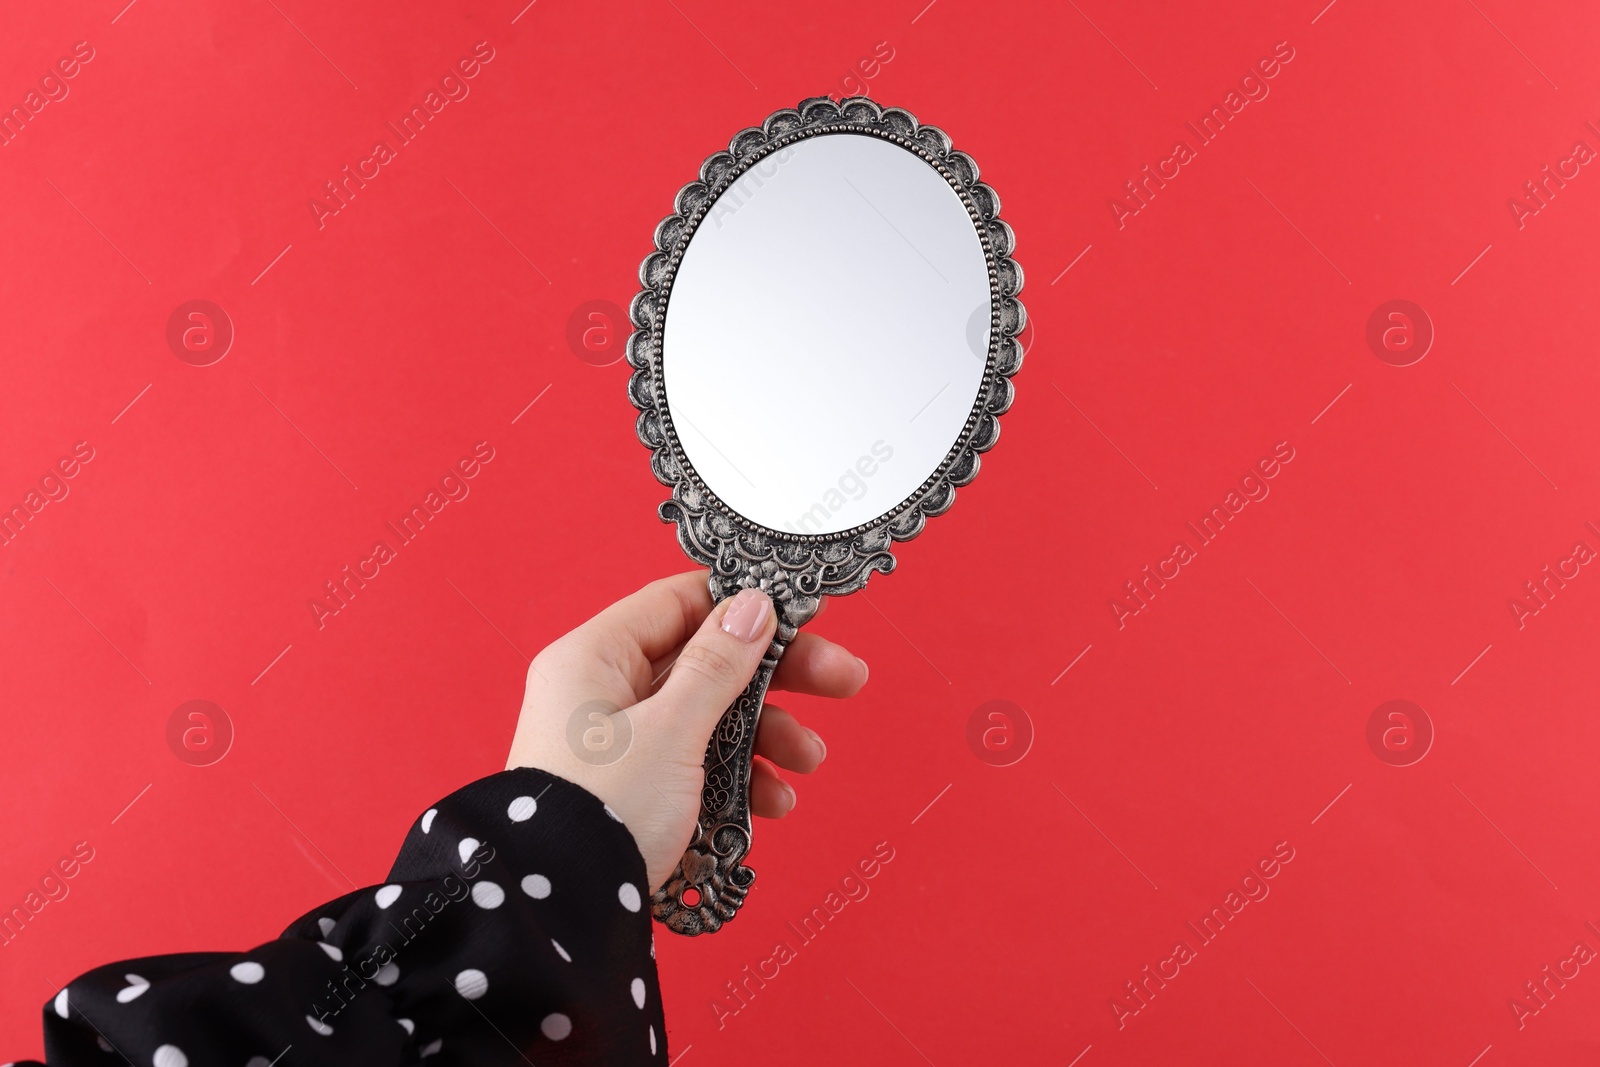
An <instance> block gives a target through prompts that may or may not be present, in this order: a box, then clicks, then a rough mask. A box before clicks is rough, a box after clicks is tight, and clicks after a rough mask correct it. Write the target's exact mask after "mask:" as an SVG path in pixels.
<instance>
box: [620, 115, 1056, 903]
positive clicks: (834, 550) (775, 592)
mask: <svg viewBox="0 0 1600 1067" xmlns="http://www.w3.org/2000/svg"><path fill="white" fill-rule="evenodd" d="M828 134H855V135H865V136H871V137H877V138H882V139H883V140H885V141H889V142H891V143H893V144H896V145H899V146H901V147H902V148H904V149H906V150H907V151H909V152H912V153H914V154H915V155H917V156H918V157H920V158H921V159H922V160H923V161H925V162H926V163H927V164H928V165H929V166H931V167H933V168H934V169H935V170H936V171H938V172H939V174H940V175H942V176H943V177H944V179H945V180H946V181H947V182H949V184H950V187H951V188H952V189H953V190H955V192H956V194H957V195H958V196H959V197H960V199H961V202H962V203H963V204H964V205H965V207H966V209H967V214H968V215H969V216H970V217H971V220H972V224H973V226H974V227H976V229H977V232H978V237H979V239H980V242H981V244H982V246H983V252H984V257H985V259H986V260H987V264H988V274H989V295H990V316H989V348H988V353H987V356H986V363H985V369H984V373H983V379H982V384H981V386H980V387H979V390H978V396H977V400H976V403H975V404H974V405H973V408H972V411H971V413H970V414H969V415H968V417H967V420H966V423H965V425H964V426H963V428H962V430H961V433H960V436H959V437H958V438H957V439H956V441H955V443H954V445H953V446H952V447H951V449H950V451H949V453H948V454H946V456H945V458H944V460H943V462H941V463H940V464H939V466H938V468H937V469H936V470H935V471H934V472H933V474H932V475H931V476H930V477H929V478H928V479H927V480H926V481H925V482H923V484H922V485H921V486H920V487H919V488H918V489H917V490H916V491H915V492H913V493H912V494H911V495H910V496H909V497H907V498H906V499H905V500H903V501H901V502H900V504H899V505H897V506H896V507H895V508H894V509H893V510H891V511H889V512H888V513H886V514H884V515H881V516H879V517H878V518H877V519H874V520H873V521H871V522H868V523H865V524H863V525H860V526H857V527H855V528H853V529H850V530H845V531H843V532H841V533H832V534H821V535H807V534H798V533H790V532H786V531H780V530H773V529H770V528H768V527H765V526H762V525H759V524H757V523H754V522H751V521H750V520H748V519H746V518H745V517H743V516H742V515H740V514H738V513H737V512H735V511H734V510H732V509H731V508H729V507H728V506H727V505H726V504H724V503H723V502H722V501H721V500H719V499H718V498H717V496H716V494H715V493H713V492H712V491H711V490H710V489H708V488H707V487H706V485H705V484H704V483H703V482H702V481H701V479H700V476H699V475H698V474H697V473H696V471H695V469H694V467H693V466H692V465H691V464H690V462H689V460H688V458H687V456H686V455H685V453H684V449H683V445H682V443H681V442H680V441H679V438H678V435H677V433H676V431H675V430H674V428H673V424H672V417H671V415H670V414H669V412H668V410H667V397H666V391H665V387H664V385H663V378H662V331H663V327H664V324H665V321H666V314H667V303H668V299H669V297H670V296H671V293H672V285H673V279H674V277H675V275H676V272H677V270H678V267H679V265H680V263H681V262H682V259H683V255H684V253H685V251H686V250H687V249H688V246H689V241H690V239H691V238H692V237H693V236H694V234H695V231H696V229H697V228H698V226H699V225H700V223H701V222H702V221H703V220H704V219H705V218H706V217H707V213H708V212H709V211H710V209H711V207H712V205H713V204H714V203H715V202H716V200H717V198H718V197H719V196H720V195H721V194H722V193H723V192H724V191H726V190H727V189H728V188H729V186H731V185H732V184H733V183H734V182H735V181H737V180H738V179H739V177H740V176H741V175H743V174H744V173H745V172H746V171H748V170H749V169H750V168H751V167H753V166H754V165H756V164H757V163H759V162H760V161H761V160H762V159H764V158H765V157H766V156H768V155H771V154H772V153H774V152H777V151H780V150H782V149H783V148H784V147H785V146H788V145H792V144H794V143H796V142H798V141H800V140H802V139H804V138H808V137H815V136H821V135H828ZM674 206H675V209H676V210H675V211H674V213H673V214H671V215H669V216H667V217H666V218H665V219H663V220H662V221H661V224H660V225H659V226H657V227H656V232H655V251H653V252H651V253H650V254H649V255H648V256H646V257H645V260H644V262H643V263H642V264H641V265H640V267H639V282H640V285H641V286H642V288H641V289H640V291H639V294H638V295H637V296H636V297H634V299H633V303H632V305H631V306H630V308H629V317H630V318H631V320H632V323H633V326H634V331H633V333H632V334H631V335H630V337H629V338H628V348H627V355H628V362H629V364H630V365H631V366H632V367H633V374H632V376H631V377H630V378H629V381H628V397H629V399H630V400H631V401H632V402H633V406H634V407H636V408H638V409H639V417H638V420H637V427H636V428H637V430H638V434H639V440H640V441H641V442H643V443H644V445H645V446H646V447H648V448H650V449H651V450H652V453H653V454H652V456H651V467H652V469H653V470H654V471H655V476H656V478H657V479H659V480H660V481H661V483H662V484H663V485H667V486H670V487H671V489H672V499H671V500H667V501H665V502H663V503H662V504H661V506H660V515H661V519H662V521H663V522H676V523H677V525H678V542H679V544H681V545H682V546H683V550H684V552H686V553H687V554H688V555H689V557H690V558H691V559H694V560H695V561H697V562H699V563H701V564H703V565H705V566H707V567H709V568H710V569H711V579H710V586H711V596H712V598H713V600H714V601H721V600H722V599H724V598H726V597H729V596H732V595H733V594H735V593H737V592H738V591H739V590H740V589H741V588H745V587H748V586H759V587H760V588H762V589H764V590H765V591H766V592H767V593H768V594H769V595H770V596H771V597H772V599H773V603H774V605H775V607H776V608H777V614H778V631H777V634H776V636H775V638H774V640H773V642H772V644H771V646H770V647H769V648H768V650H767V654H766V656H765V657H763V659H762V661H761V667H760V669H759V670H758V671H757V672H756V676H755V678H754V679H752V680H751V682H750V685H749V687H748V688H746V689H745V691H744V692H743V693H742V694H741V695H740V697H739V699H738V700H737V701H735V702H734V704H733V706H732V707H730V708H728V710H727V711H726V712H725V713H724V714H723V717H722V721H721V722H720V723H719V725H718V727H717V729H716V731H715V733H713V735H712V737H711V741H710V744H709V745H708V746H707V748H706V760H705V772H706V779H705V787H704V791H703V793H702V796H701V802H700V803H701V811H700V818H699V826H698V830H697V832H696V834H695V837H694V839H693V840H692V841H691V842H690V844H689V848H688V850H687V851H686V852H685V853H684V855H683V859H682V860H681V861H680V862H679V865H678V868H677V869H676V870H675V871H674V872H673V874H672V875H671V876H670V877H669V878H668V879H667V882H666V884H665V885H663V886H662V887H661V889H660V890H659V891H657V893H656V894H655V897H654V899H653V902H652V912H653V914H654V915H655V917H656V919H657V920H659V921H660V922H662V923H664V924H665V925H667V926H668V927H669V928H671V929H672V930H674V931H676V932H677V933H680V934H699V933H712V932H715V931H716V930H718V929H719V928H721V926H722V924H723V923H724V922H726V921H727V920H729V919H732V918H733V917H734V915H735V914H736V913H737V912H738V910H739V907H740V905H742V904H743V903H744V899H745V896H746V894H747V893H749V891H750V886H751V883H752V882H753V881H754V880H755V872H754V871H753V870H751V869H750V868H749V867H746V866H745V865H744V863H743V860H744V857H745V854H746V853H747V852H748V851H749V849H750V842H751V821H750V795H749V791H750V774H751V758H752V755H753V750H754V745H755V734H756V726H757V723H758V721H759V719H760V715H761V706H762V701H763V700H764V699H765V696H766V692H767V686H768V684H769V683H770V682H771V681H772V674H773V671H774V670H775V669H776V667H777V665H778V661H779V659H780V658H781V657H782V656H783V653H784V650H785V649H786V648H787V647H788V645H789V643H790V642H791V641H793V640H794V638H795V635H796V633H797V632H798V631H799V628H800V627H801V626H803V625H804V624H805V623H806V622H808V621H809V620H810V619H811V618H812V616H813V615H815V614H816V612H817V609H818V607H819V606H820V604H821V598H822V597H824V596H839V595H842V594H845V593H853V592H855V591H856V590H858V589H861V588H862V587H863V586H865V585H866V582H867V578H868V577H869V576H870V575H871V573H872V572H873V571H881V572H883V573H884V574H888V573H889V572H890V571H892V570H893V569H894V565H895V559H894V555H893V553H892V552H891V546H892V543H893V542H895V541H907V540H910V539H911V538H913V537H915V536H917V534H919V533H921V532H922V528H923V526H924V524H925V523H926V522H927V520H928V517H929V516H932V515H939V514H942V513H943V512H944V511H945V510H946V509H948V508H949V507H950V505H951V504H952V503H953V502H954V500H955V495H956V488H957V487H959V486H964V485H966V484H967V483H968V482H970V481H972V479H973V478H974V477H975V476H976V475H977V473H978V466H979V458H978V457H979V453H981V452H986V451H988V450H989V449H990V448H992V447H994V444H995V442H996V441H997V440H998V439H999V436H1000V423H999V416H1000V415H1002V414H1004V413H1005V411H1006V410H1007V409H1008V408H1009V407H1010V406H1011V400H1012V395H1013V390H1012V386H1011V382H1010V378H1011V376H1012V375H1013V374H1015V373H1016V372H1017V370H1018V368H1020V367H1021V365H1022V347H1021V346H1020V345H1019V343H1018V341H1017V336H1018V334H1019V333H1020V332H1021V331H1022V328H1023V326H1024V325H1025V324H1026V322H1027V313H1026V312H1025V311H1024V310H1023V307H1022V304H1021V303H1020V302H1019V301H1018V300H1017V294H1018V293H1019V292H1021V290H1022V268H1021V267H1019V266H1018V265H1017V263H1016V262H1015V261H1014V260H1012V259H1011V253H1012V250H1013V249H1014V247H1015V242H1014V239H1013V236H1012V232H1011V228H1010V227H1009V226H1007V225H1006V224H1005V223H1004V222H1002V221H1001V220H1000V198H999V197H998V196H996V195H995V193H994V190H992V189H990V188H989V187H988V186H987V185H985V184H983V183H982V182H981V181H979V180H978V166H977V164H976V163H974V162H973V160H972V158H971V157H970V156H968V155H966V154H965V153H963V152H959V151H956V150H955V149H953V148H952V147H951V144H950V138H949V137H948V136H946V135H945V133H944V132H943V131H942V130H940V129H938V128H937V127H934V126H926V125H922V124H920V123H919V122H918V121H917V120H916V118H915V117H914V116H912V115H911V113H910V112H907V111H905V110H902V109H900V108H891V107H882V106H880V105H879V104H877V103H874V102H873V101H872V100H870V99H868V98H865V97H851V98H847V99H845V100H842V101H834V100H833V99H831V98H829V97H814V98H812V99H809V100H805V101H802V102H801V104H800V106H799V107H798V108H795V109H784V110H782V111H778V112H775V113H774V114H772V115H771V116H769V117H768V118H767V120H766V121H765V122H763V123H762V124H761V126H760V127H759V128H750V129H746V130H742V131H740V132H739V133H738V134H737V135H736V136H735V137H734V138H733V139H732V141H731V142H729V145H728V150H727V151H726V152H717V153H716V154H715V155H712V156H710V157H709V158H708V159H706V161H705V163H704V164H703V165H702V166H701V167H700V178H699V180H697V181H693V182H690V183H689V184H688V185H685V186H684V187H683V188H682V189H681V190H680V191H679V192H678V196H677V199H676V200H675V201H674ZM862 296H863V299H867V300H870V299H871V296H872V294H871V293H870V292H867V293H863V294H862ZM800 414H801V415H802V416H803V413H800ZM774 415H775V419H774V421H775V423H776V424H777V425H779V426H781V425H782V422H783V419H782V414H781V412H774ZM686 897H687V899H686Z"/></svg>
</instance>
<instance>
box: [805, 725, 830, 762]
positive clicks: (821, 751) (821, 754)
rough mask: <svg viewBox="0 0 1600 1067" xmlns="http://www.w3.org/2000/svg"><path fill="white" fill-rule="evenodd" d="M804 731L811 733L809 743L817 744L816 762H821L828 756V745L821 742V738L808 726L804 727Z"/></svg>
mask: <svg viewBox="0 0 1600 1067" xmlns="http://www.w3.org/2000/svg"><path fill="white" fill-rule="evenodd" d="M806 733H808V734H810V735H811V743H812V744H813V745H816V746H817V762H818V763H821V762H822V761H823V760H825V759H827V758H828V746H827V745H825V744H823V743H822V738H821V737H819V736H818V735H817V732H816V731H815V730H813V729H811V728H810V727H807V728H806Z"/></svg>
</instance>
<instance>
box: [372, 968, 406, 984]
mask: <svg viewBox="0 0 1600 1067" xmlns="http://www.w3.org/2000/svg"><path fill="white" fill-rule="evenodd" d="M372 980H373V981H374V982H377V983H378V984H379V985H394V984H395V983H396V982H398V981H399V980H400V968H398V967H396V966H395V965H394V964H392V963H385V964H384V965H383V966H382V967H379V968H378V973H377V974H375V975H373V976H372Z"/></svg>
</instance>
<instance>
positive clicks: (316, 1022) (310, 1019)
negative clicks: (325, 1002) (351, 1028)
mask: <svg viewBox="0 0 1600 1067" xmlns="http://www.w3.org/2000/svg"><path fill="white" fill-rule="evenodd" d="M306 1025H307V1026H309V1027H311V1029H313V1030H315V1031H316V1032H317V1033H319V1034H321V1035H322V1036H323V1037H328V1036H329V1035H331V1034H332V1033H333V1027H331V1026H329V1025H328V1024H327V1023H325V1022H323V1021H322V1020H320V1019H318V1018H317V1017H316V1016H315V1015H307V1016H306Z"/></svg>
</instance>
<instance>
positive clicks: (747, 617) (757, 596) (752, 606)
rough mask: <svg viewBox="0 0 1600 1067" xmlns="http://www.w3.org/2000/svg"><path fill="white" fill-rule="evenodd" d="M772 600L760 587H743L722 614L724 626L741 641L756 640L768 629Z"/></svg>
mask: <svg viewBox="0 0 1600 1067" xmlns="http://www.w3.org/2000/svg"><path fill="white" fill-rule="evenodd" d="M771 617H772V601H771V600H770V599H768V597H767V594H765V593H763V592H762V591H761V590H759V589H741V590H740V591H739V595H738V596H736V597H734V598H733V603H731V604H729V605H728V613H727V614H726V615H724V616H722V628H723V629H724V630H726V631H727V632H728V633H730V634H732V635H733V636H735V637H737V638H738V639H739V640H741V641H754V640H755V639H756V638H758V637H760V636H761V635H762V634H763V633H765V632H766V629H767V620H768V619H769V618H771Z"/></svg>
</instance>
